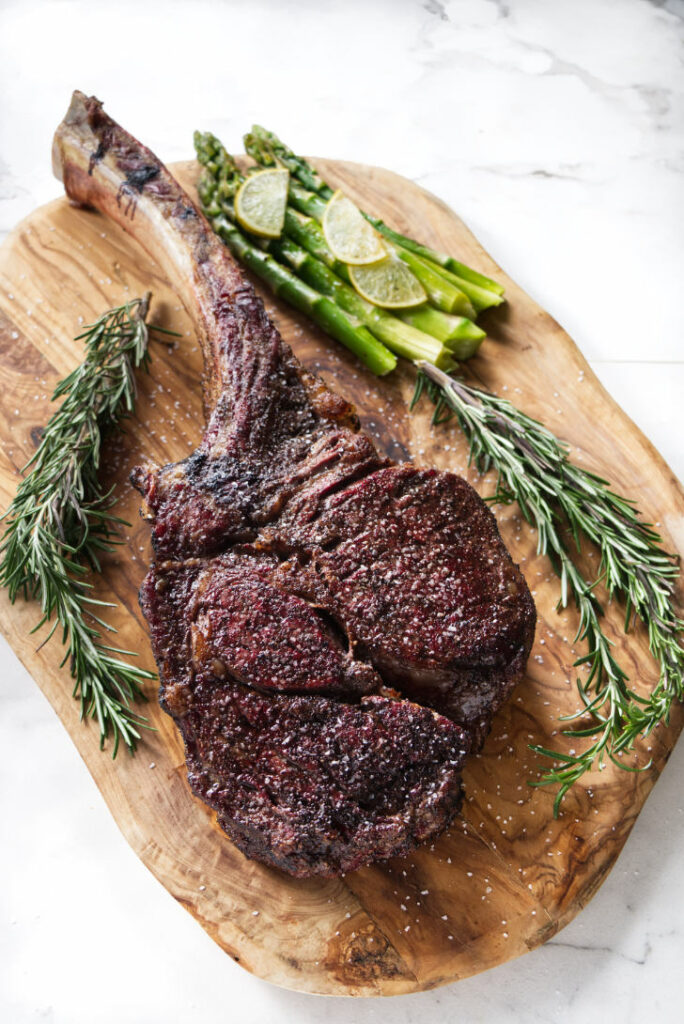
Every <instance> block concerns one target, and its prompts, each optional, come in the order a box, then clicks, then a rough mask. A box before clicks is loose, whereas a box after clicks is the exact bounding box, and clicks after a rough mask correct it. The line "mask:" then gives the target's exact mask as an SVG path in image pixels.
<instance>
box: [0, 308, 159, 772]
mask: <svg viewBox="0 0 684 1024" xmlns="http://www.w3.org/2000/svg"><path fill="white" fill-rule="evenodd" d="M149 301H150V295H149V293H148V294H147V295H146V296H145V297H144V298H142V299H134V300H133V301H131V302H127V303H125V304H124V305H123V306H119V307H118V308H116V309H112V310H110V311H109V312H107V313H105V314H103V316H101V317H100V318H99V319H98V320H96V321H95V323H93V324H91V325H90V326H88V327H86V328H85V330H84V331H83V333H82V334H79V335H78V337H77V339H76V340H80V339H84V340H85V358H84V360H83V362H82V363H81V364H80V366H78V367H77V368H76V369H75V370H74V371H73V373H70V374H69V376H68V377H66V378H65V379H64V380H62V381H60V383H59V384H58V385H57V387H56V388H55V392H54V395H53V401H54V400H57V399H60V398H61V399H63V401H62V404H61V405H60V407H59V409H58V410H57V411H56V412H55V413H53V415H52V416H51V417H50V419H49V421H48V423H47V426H46V427H45V430H44V432H43V437H42V440H41V443H40V446H39V447H38V449H37V451H36V452H35V454H34V455H33V456H32V458H31V459H30V460H29V462H28V463H27V464H26V466H25V467H24V471H27V470H30V472H29V474H28V476H26V477H25V478H24V480H22V482H21V483H20V485H19V488H18V490H17V494H16V496H15V498H14V500H13V501H12V503H11V505H10V507H9V508H8V510H7V511H6V512H5V514H4V516H3V517H2V518H3V519H4V520H5V522H6V524H7V525H6V528H5V533H4V535H3V538H2V541H1V542H0V555H1V556H2V560H1V561H0V584H1V585H2V586H5V587H7V589H8V592H9V598H10V601H12V602H14V601H15V600H16V598H17V596H18V595H19V594H21V595H23V597H24V598H26V599H30V598H38V599H39V601H40V604H41V610H42V617H41V619H40V622H39V623H38V625H37V626H36V627H35V629H34V630H33V631H32V632H36V630H39V629H40V628H41V627H42V626H43V625H45V624H46V623H47V622H50V621H52V625H51V628H50V631H49V633H48V635H47V637H46V638H45V640H44V641H43V642H44V643H46V642H47V640H49V639H50V637H51V636H52V634H53V633H54V632H55V630H56V629H57V628H58V627H60V628H61V631H62V643H63V644H64V646H65V648H66V653H65V656H64V660H63V661H62V665H64V664H65V663H66V662H67V661H68V662H69V666H70V670H71V675H72V677H73V678H74V681H75V683H74V697H77V698H78V699H79V700H80V705H81V718H82V719H83V718H85V717H86V716H89V717H92V718H96V719H97V722H98V725H99V729H100V746H101V747H103V746H104V743H105V740H106V739H107V737H108V736H109V735H110V734H111V735H112V736H113V753H112V756H113V757H116V754H117V751H118V747H119V741H120V740H123V742H124V743H125V745H126V746H127V747H128V748H129V750H131V751H132V750H134V749H135V745H136V741H137V740H138V739H139V738H140V728H141V727H147V724H146V722H147V720H146V719H145V718H143V717H142V716H141V715H139V714H138V713H137V712H135V711H133V710H132V708H131V707H130V705H131V702H132V701H133V700H136V699H145V698H144V694H143V691H142V688H141V683H142V681H143V680H146V679H152V678H154V677H153V675H152V673H150V672H148V671H146V670H145V669H142V668H136V667H134V666H132V665H130V664H128V663H127V662H126V661H123V660H122V657H121V656H125V655H131V654H132V653H133V652H131V651H122V650H119V649H117V648H115V647H111V646H109V645H107V644H105V643H104V642H103V639H102V632H101V630H107V631H108V632H115V630H114V629H113V627H112V626H110V625H108V624H107V623H106V622H105V621H104V620H103V619H102V618H101V617H100V615H99V614H98V613H97V612H98V611H99V609H100V608H104V607H109V608H111V607H114V606H113V605H112V604H110V603H107V602H104V601H99V600H97V599H96V598H94V597H93V596H92V593H91V591H92V584H91V583H89V582H87V580H86V578H85V577H86V575H87V573H88V570H89V569H92V570H95V571H96V572H99V571H100V558H101V556H102V554H103V553H104V552H107V551H111V550H112V547H113V545H114V544H117V543H119V541H118V540H117V536H116V531H117V528H118V527H119V526H121V525H129V524H127V523H125V522H124V520H122V519H120V518H119V517H118V516H116V515H114V514H113V513H112V511H111V510H112V506H113V505H114V503H115V499H114V497H113V494H112V491H111V490H109V491H106V492H103V490H102V487H101V485H100V483H99V481H98V475H97V474H98V467H99V464H100V455H101V438H102V431H103V430H104V429H105V428H106V427H108V426H112V425H113V424H115V423H116V422H117V421H118V420H120V419H121V418H122V417H123V416H126V415H128V414H130V412H131V411H132V410H133V406H134V402H135V396H136V384H135V375H134V371H135V369H136V368H137V367H140V366H142V367H143V368H147V364H148V353H147V342H148V328H147V325H146V323H145V317H146V315H147V311H148V308H149ZM154 330H163V329H162V328H154ZM163 333H169V332H166V331H164V332H163Z"/></svg>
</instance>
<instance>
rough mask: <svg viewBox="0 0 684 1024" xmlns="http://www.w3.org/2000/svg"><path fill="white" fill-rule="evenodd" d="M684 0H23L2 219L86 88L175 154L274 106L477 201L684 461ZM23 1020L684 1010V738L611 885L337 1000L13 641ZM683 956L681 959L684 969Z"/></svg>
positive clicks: (300, 124) (297, 130)
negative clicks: (128, 793)
mask: <svg viewBox="0 0 684 1024" xmlns="http://www.w3.org/2000/svg"><path fill="white" fill-rule="evenodd" d="M683 19H684V2H682V0H652V2H648V0H619V2H618V0H556V2H554V3H549V2H548V0H508V2H505V0H445V2H439V0H422V2H419V0H345V3H344V4H341V3H340V4H332V3H331V4H327V5H326V4H324V3H320V2H317V0H252V2H250V3H244V2H243V3H241V2H239V0H224V2H221V0H196V2H194V3H189V2H182V0H163V2H162V0H148V2H147V3H146V4H144V5H143V4H141V3H133V2H128V0H118V2H114V0H109V2H105V0H100V2H99V3H95V4H93V3H85V2H82V0H53V2H48V0H44V2H39V0H14V2H12V0H0V97H1V98H0V239H1V238H2V236H4V234H6V232H7V231H8V230H10V229H11V228H12V226H13V225H14V224H15V223H16V222H17V221H18V220H19V219H20V218H21V217H23V216H25V215H26V214H27V213H29V212H30V211H31V210H32V209H33V208H34V207H35V206H37V205H39V204H40V203H43V202H45V201H47V200H49V199H51V198H53V197H54V196H57V195H59V194H60V186H59V185H58V184H57V182H55V181H54V179H53V178H52V176H51V173H50V162H49V150H50V140H51V135H52V131H53V130H54V127H55V126H56V124H57V123H58V121H59V119H60V118H61V116H62V114H63V113H64V110H65V109H66V106H67V103H68V98H69V96H70V93H71V91H72V89H73V88H75V87H78V88H81V89H83V90H84V91H87V92H92V93H96V94H97V95H98V96H100V98H102V99H104V100H105V101H106V103H107V107H108V109H109V111H110V112H111V113H112V114H113V115H114V116H115V117H116V118H117V119H118V120H120V121H121V122H122V123H123V124H124V125H125V126H126V127H127V128H129V129H130V130H131V131H132V132H134V133H135V134H136V135H137V136H138V137H139V138H141V139H143V140H144V141H145V142H146V143H147V144H149V145H150V146H151V147H152V148H153V149H154V150H155V151H156V152H157V153H158V154H159V155H160V156H161V157H162V158H163V159H165V160H167V161H172V160H178V159H184V158H189V157H190V156H191V155H192V147H191V133H192V130H193V129H194V128H196V127H201V128H208V129H211V130H213V131H215V132H216V133H217V134H218V135H219V136H221V137H222V138H223V139H224V140H225V141H226V143H227V144H229V145H230V146H232V147H233V148H236V149H237V148H238V146H239V139H240V136H241V134H242V132H243V131H244V130H245V129H246V127H247V126H248V125H249V124H251V122H252V121H254V120H257V121H263V122H265V123H266V124H268V125H271V126H274V127H276V128H277V129H278V131H280V132H282V134H283V135H284V137H285V138H286V139H287V140H288V141H290V142H291V143H292V144H293V145H294V146H295V148H298V149H300V150H303V151H305V152H311V153H321V154H326V155H330V156H337V157H342V158H347V159H353V160H358V161H363V162H367V163H371V164H373V163H374V164H379V165H381V166H386V167H390V168H392V169H393V170H395V171H398V172H400V173H401V174H404V175H406V176H407V177H409V178H413V179H414V180H416V181H418V182H420V184H421V185H423V186H425V187H426V188H428V189H430V190H431V191H433V192H434V193H436V194H437V195H439V196H440V197H441V198H442V199H444V200H445V201H446V202H447V203H448V204H449V205H450V206H452V207H453V208H454V209H455V210H456V211H457V212H458V213H459V214H460V215H461V216H462V217H463V218H464V220H465V221H466V222H467V223H468V224H469V225H470V227H471V228H472V229H473V230H474V232H475V234H476V235H477V236H478V237H479V238H480V240H481V241H482V243H483V244H484V245H485V247H486V248H487V249H488V250H489V251H490V252H491V253H492V255H493V256H494V257H495V259H497V261H498V262H499V263H501V264H502V265H503V266H504V267H505V268H506V269H507V270H508V271H509V272H510V273H511V275H512V276H513V277H514V278H515V279H516V280H517V281H518V282H519V283H520V284H521V285H522V286H523V287H524V288H525V289H526V290H527V291H528V292H529V293H530V294H531V295H533V296H534V298H536V299H537V300H538V301H539V302H540V304H541V305H542V306H544V307H545V308H546V309H547V310H549V312H551V313H552V314H553V315H554V316H555V317H556V319H558V320H559V321H560V322H561V323H562V324H563V326H564V327H565V328H566V329H567V330H568V331H569V332H570V334H571V335H572V336H573V337H574V338H575V340H576V341H577V343H578V344H579V345H580V347H581V348H582V350H583V352H584V353H585V355H586V356H587V358H588V359H589V361H590V363H591V365H592V367H593V369H594V370H595V371H596V373H597V374H598V375H599V377H600V378H601V380H602V381H603V383H604V384H605V385H606V387H607V388H608V390H609V391H610V392H611V393H612V394H613V396H614V397H615V398H616V399H617V400H618V402H620V404H621V405H622V406H623V408H624V409H625V410H626V411H627V412H628V413H629V415H630V416H632V418H633V419H634V420H635V421H636V422H637V423H638V424H639V426H640V427H641V428H642V429H643V430H644V431H645V433H646V434H647V435H648V436H649V437H650V438H651V440H652V441H653V442H654V443H655V445H656V447H657V448H658V449H659V450H660V451H661V452H662V453H663V455H664V456H665V458H666V459H667V460H668V462H669V463H670V465H671V466H672V468H673V469H674V471H675V472H676V473H678V475H679V476H680V477H682V476H684V444H683V443H682V440H681V435H682V431H681V402H682V396H683V395H684V361H683V360H682V355H681V344H682V336H683V331H682V327H683V326H684V325H683V323H682V320H683V316H682V309H683V308H684V303H682V285H681V281H682V269H683V267H682V256H683V252H684V237H683V235H682V223H683V222H684V218H683V214H684V192H683V190H682V171H684V143H683V140H684V135H683V134H682V127H683V117H682V115H683V113H684V99H683V92H684V90H683V85H684V81H683V78H684V75H683V69H682V43H683V42H684V21H683ZM0 677H1V678H2V687H1V689H0V744H1V745H2V750H3V759H4V761H5V763H6V765H9V766H10V768H9V769H8V768H6V769H5V770H4V771H3V773H2V783H0V819H1V820H2V822H3V837H4V838H3V842H2V843H0V877H2V878H4V880H5V882H4V884H3V886H2V892H1V893H0V1019H2V1020H3V1021H7V1022H8V1024H28V1022H37V1021H49V1022H56V1024H92V1022H93V1021H97V1022H98V1024H114V1022H117V1024H120V1022H125V1024H156V1022H162V1021H163V1022H164V1024H176V1022H179V1024H180V1022H181V1021H182V1022H187V1021H192V1022H197V1024H205V1022H206V1024H208V1022H210V1021H211V1022H216V1021H223V1020H226V1021H228V1020H235V1019H239V1020H240V1021H241V1022H242V1024H260V1022H263V1021H269V1022H272V1024H281V1022H282V1024H284V1022H286V1021H288V1022H289V1021H291V1020H296V1021H298V1022H300V1024H317V1022H324V1021H325V1022H326V1024H337V1022H342V1021H347V1020H354V1021H356V1022H361V1024H365V1022H379V1024H383V1022H386V1021H387V1022H389V1021H390V1020H391V1021H392V1022H393V1024H412V1022H418V1021H422V1020H424V1019H426V1018H432V1019H441V1020H451V1019H456V1017H458V1019H459V1020H462V1021H486V1022H492V1021H496V1022H509V1021H511V1022H513V1021H515V1022H525V1024H527V1022H530V1024H532V1022H547V1021H552V1022H554V1024H556V1022H558V1024H564V1022H569V1021H575V1020H578V1019H581V1020H583V1021H585V1022H587V1024H592V1022H594V1021H599V1020H610V1021H612V1020H618V1019H619V1020H621V1021H623V1022H624V1024H629V1022H631V1021H635V1022H636V1021H642V1020H644V1019H646V1020H650V1019H653V1018H654V1017H657V1018H658V1019H659V1021H661V1022H670V1021H675V1020H677V1021H678V1020H681V1013H682V1011H681V1003H682V997H683V996H684V985H683V984H682V980H681V979H682V971H681V963H682V959H683V958H684V923H683V922H682V914H681V910H682V907H683V905H684V878H683V877H682V873H681V868H680V864H681V851H682V849H684V809H683V808H684V805H683V802H682V787H681V784H680V775H679V773H680V772H681V771H682V770H684V745H683V744H679V747H678V748H677V749H676V750H675V752H674V754H673V755H672V758H671V760H670V764H669V766H668V768H667V770H666V771H665V773H664V775H663V777H662V779H661V780H660V781H659V783H658V785H657V786H656V788H655V789H654V791H653V793H652V795H651V797H650V798H649V800H648V802H647V804H646V806H645V809H644V810H643V812H642V814H641V816H640V817H639V820H638V821H637V824H636V826H635V828H634V831H633V833H632V835H631V837H630V839H629V840H628V842H627V844H626V847H625V849H624V851H623V853H622V855H621V856H620V858H619V860H618V862H617V865H616V866H615V868H614V869H613V871H612V873H611V874H610V876H609V877H608V879H607V881H606V882H605V884H604V885H603V887H602V889H601V890H600V891H599V893H598V895H597V896H596V897H595V898H594V900H593V901H592V902H591V904H590V905H589V906H588V907H587V908H586V910H585V911H583V912H582V913H581V914H580V915H579V916H578V917H577V918H576V919H575V920H574V921H573V922H572V923H571V924H570V925H569V926H568V927H567V928H566V929H565V930H564V931H562V932H561V933H560V934H558V935H557V936H556V937H555V938H554V939H552V940H551V941H550V942H549V943H547V945H545V946H544V947H542V948H540V949H537V950H535V951H534V952H532V953H530V954H528V955H527V956H526V957H524V958H522V959H520V960H517V961H514V962H512V963H509V964H506V965H504V966H502V967H499V968H497V969H495V970H494V971H490V972H488V973H487V974H485V975H481V976H479V977H475V978H471V979H468V980H466V981H463V982H460V983H458V984H456V985H451V986H447V987H445V988H443V989H440V990H438V991H435V992H432V993H425V994H420V995H415V996H406V997H397V998H394V999H392V1000H358V1001H356V1002H354V1003H353V1004H352V1003H351V1002H349V1001H348V1000H344V999H322V998H318V997H311V996H303V995H299V994H296V993H292V992H286V991H282V990H279V989H276V988H274V987H272V986H270V985H268V984H266V983H264V982H261V981H259V980H257V979H255V978H253V977H251V976H250V975H248V974H247V973H245V972H244V971H242V970H241V969H240V968H239V967H237V966H236V965H235V964H234V963H233V962H232V961H231V960H229V958H228V957H226V956H225V955H224V954H223V953H222V952H221V951H220V950H219V949H218V947H216V946H215V945H214V944H213V943H212V941H211V940H210V939H209V938H208V936H207V935H205V934H204V932H203V931H202V930H201V928H200V927H199V926H198V925H197V924H196V923H195V922H194V921H193V920H192V919H191V918H190V917H189V916H188V915H187V914H185V913H184V912H183V911H182V910H181V909H180V907H178V905H177V904H176V903H175V902H174V901H173V899H172V898H171V897H170V896H169V895H168V894H167V893H166V892H165V891H164V890H163V889H162V888H161V886H160V885H159V884H158V883H157V882H156V881H155V880H154V879H153V877H152V876H151V875H150V874H149V873H148V872H147V870H146V869H145V868H144V867H143V866H142V865H141V864H140V862H139V861H138V860H137V859H136V857H135V856H134V855H133V853H132V852H131V851H130V849H129V848H128V846H127V845H126V843H125V842H124V840H123V839H122V837H121V836H120V834H119V832H118V830H117V828H116V826H115V825H114V823H113V821H112V819H111V818H110V816H109V813H108V811H107V810H106V807H105V805H104V802H103V801H102V799H101V797H100V795H99V793H98V791H97V790H96V788H95V786H94V784H93V782H92V780H91V778H90V776H89V775H88V773H87V771H86V769H85V767H84V765H83V764H82V763H81V761H80V760H79V758H78V756H77V754H76V751H75V749H74V747H73V746H72V745H71V741H70V740H69V738H68V736H67V733H66V732H65V731H64V729H63V728H62V726H61V725H60V723H59V721H58V720H57V718H56V717H55V715H54V714H53V712H52V710H51V709H50V708H49V706H48V705H47V703H46V701H45V700H44V698H43V697H42V695H41V694H40V692H39V690H38V688H37V687H36V686H35V684H34V683H33V682H32V680H31V679H30V677H29V676H28V675H27V673H26V672H25V670H24V669H23V668H22V667H21V665H20V664H19V663H18V661H17V660H16V658H15V657H14V655H13V653H12V652H11V651H10V649H9V648H8V647H7V645H6V644H5V643H4V641H0ZM678 978H679V981H678V980H677V979H678Z"/></svg>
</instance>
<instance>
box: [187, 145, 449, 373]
mask: <svg viewBox="0 0 684 1024" xmlns="http://www.w3.org/2000/svg"><path fill="white" fill-rule="evenodd" d="M195 149H196V151H197V157H198V159H199V161H200V163H202V164H203V165H204V167H205V168H206V174H205V176H204V177H203V179H202V181H201V182H200V184H199V186H198V191H199V193H200V199H201V201H202V205H203V207H204V210H205V213H207V215H208V216H209V217H210V219H212V222H214V226H215V228H216V229H217V231H218V233H219V234H220V235H221V237H222V238H223V239H224V241H226V242H227V243H228V244H229V245H231V247H232V248H233V250H234V251H235V252H236V254H237V255H239V253H238V251H237V242H236V239H235V235H234V234H233V232H229V231H228V230H227V228H226V224H228V223H230V222H234V216H235V215H234V210H233V197H234V194H235V191H236V190H237V188H238V186H239V184H240V182H241V181H242V179H243V175H242V174H241V172H240V170H239V168H238V167H237V164H236V163H235V161H234V160H233V159H232V157H231V156H230V155H229V154H228V153H227V152H226V151H225V149H224V148H223V146H222V145H221V143H220V142H219V140H218V139H216V138H215V137H214V136H212V135H211V134H210V133H205V134H201V133H199V132H196V133H195ZM221 217H223V218H224V220H225V221H226V223H225V224H224V223H223V222H221V221H220V219H219V218H221ZM290 219H292V218H290ZM287 223H288V218H287V217H286V229H287ZM233 227H234V229H235V230H238V229H237V228H236V227H235V225H234V223H233ZM291 227H292V228H293V230H295V231H296V230H298V229H301V230H302V231H303V232H304V234H303V235H301V237H307V238H308V239H309V242H310V245H311V246H312V247H313V248H314V251H316V247H317V246H318V244H319V243H320V245H321V246H322V247H324V250H325V252H327V257H326V258H328V259H329V260H330V261H332V265H333V266H338V268H341V267H342V266H343V264H339V265H338V264H337V261H336V260H335V259H334V257H333V256H332V254H331V253H330V252H329V250H327V246H325V240H324V239H323V237H322V233H321V234H320V237H319V235H318V234H317V232H316V231H315V230H314V229H311V232H310V237H309V235H307V233H306V230H305V228H306V226H305V225H302V224H301V223H300V219H299V218H298V217H297V215H295V216H294V221H293V223H292V225H291ZM319 230H320V229H319ZM238 233H239V234H240V235H241V234H242V233H241V232H238ZM242 237H243V238H244V236H242ZM252 248H253V249H256V251H257V253H259V252H262V250H261V249H259V248H257V247H256V246H252ZM266 248H267V249H268V253H269V254H270V255H271V257H275V259H276V261H277V262H278V265H279V266H281V265H282V264H283V263H285V264H287V265H288V266H289V267H290V268H291V269H292V270H293V271H294V272H295V275H296V278H297V279H299V278H304V281H305V282H306V283H307V284H308V285H309V286H310V287H311V288H313V289H314V290H315V291H316V292H317V293H318V294H319V295H323V296H327V297H328V298H329V299H331V300H332V301H333V302H334V304H335V305H336V306H337V307H339V308H340V309H341V310H344V311H345V312H346V313H347V314H348V315H349V316H351V317H352V318H355V319H356V320H357V321H360V322H361V323H362V324H364V325H365V326H366V327H367V328H368V329H369V330H370V332H371V333H372V334H373V335H375V337H376V338H377V339H379V340H380V341H382V342H384V343H385V345H387V346H388V347H389V348H390V349H392V351H393V352H396V353H397V354H398V355H401V356H404V357H405V358H406V359H414V360H415V359H425V360H427V361H428V362H431V363H433V364H434V365H435V366H439V367H442V368H448V367H450V366H452V365H453V357H452V355H451V352H450V350H449V349H448V348H447V347H446V346H445V345H443V344H442V343H441V342H440V341H438V340H437V339H435V338H433V337H431V336H430V335H427V334H424V333H423V332H422V331H420V330H418V329H417V328H415V327H413V326H412V325H411V324H410V323H405V322H403V321H402V320H399V319H397V318H396V317H394V316H392V314H391V313H389V312H387V310H384V309H379V308H378V307H377V306H373V305H372V303H370V302H367V301H366V300H365V299H364V298H362V297H361V296H360V295H359V294H358V293H357V292H356V291H355V290H354V288H352V287H350V285H348V284H347V283H346V281H344V280H343V279H342V278H341V277H339V276H338V275H337V274H336V273H335V272H334V270H333V269H331V266H328V265H326V263H325V262H323V260H322V259H320V258H319V255H314V254H313V253H312V252H310V251H308V250H306V249H304V248H303V247H302V246H301V245H299V244H298V243H297V242H296V241H295V240H293V239H292V238H290V237H286V238H282V239H278V240H274V241H271V242H269V243H268V244H267V245H266ZM324 250H323V248H321V250H320V252H321V254H324ZM249 258H250V259H251V260H252V262H253V263H254V264H255V267H254V269H256V266H257V265H265V261H263V260H259V258H258V256H255V255H254V254H253V253H251V254H250V256H249ZM270 271H271V274H272V275H273V274H274V273H275V271H274V270H273V268H272V267H271V268H270ZM257 272H258V270H257ZM345 272H346V268H345ZM300 283H301V282H300Z"/></svg>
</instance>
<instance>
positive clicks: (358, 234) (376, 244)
mask: <svg viewBox="0 0 684 1024" xmlns="http://www.w3.org/2000/svg"><path fill="white" fill-rule="evenodd" d="M323 234H324V235H325V240H326V242H327V243H328V247H329V248H330V251H331V252H332V254H333V256H334V257H335V258H336V259H338V260H342V262H343V263H351V264H352V265H354V266H362V265H364V264H366V263H375V262H376V261H377V260H381V259H382V258H383V256H386V255H387V250H386V248H385V246H384V245H383V244H382V239H381V238H380V235H379V234H378V233H377V231H376V230H375V228H374V227H372V226H371V225H370V224H369V223H368V221H367V220H366V219H365V217H364V216H363V214H362V213H361V211H360V210H359V208H358V207H357V206H354V204H353V203H352V201H351V199H349V198H348V197H347V196H345V195H344V193H342V192H340V191H337V192H335V194H334V195H333V197H332V199H330V201H329V202H328V205H327V206H326V208H325V213H324V214H323Z"/></svg>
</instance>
